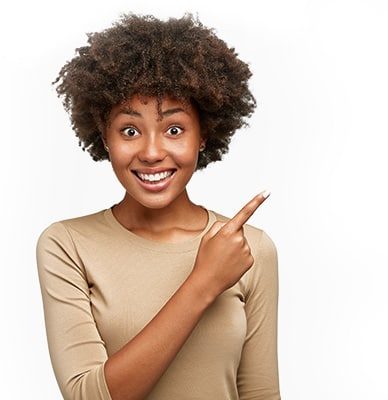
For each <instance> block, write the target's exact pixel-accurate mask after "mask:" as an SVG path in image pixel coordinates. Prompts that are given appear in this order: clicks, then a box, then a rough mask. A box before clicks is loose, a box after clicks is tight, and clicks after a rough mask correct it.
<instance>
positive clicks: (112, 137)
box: [103, 95, 205, 208]
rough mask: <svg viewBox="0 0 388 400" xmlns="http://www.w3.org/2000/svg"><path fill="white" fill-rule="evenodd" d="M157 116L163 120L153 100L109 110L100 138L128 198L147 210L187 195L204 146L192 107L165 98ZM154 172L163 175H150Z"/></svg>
mask: <svg viewBox="0 0 388 400" xmlns="http://www.w3.org/2000/svg"><path fill="white" fill-rule="evenodd" d="M142 100H143V101H142ZM144 100H145V103H144ZM161 110H162V113H163V118H162V119H160V117H159V115H158V112H157V101H156V98H155V97H143V98H142V99H141V98H140V97H139V96H138V95H135V96H133V97H132V98H131V99H129V100H128V101H126V102H125V103H121V104H120V105H117V106H115V107H114V108H113V109H112V110H111V113H110V116H109V124H108V127H107V128H106V131H105V135H104V136H103V138H104V142H105V144H106V145H107V146H108V147H109V157H110V161H111V165H112V168H113V170H114V172H115V174H116V176H117V178H118V179H119V181H120V182H121V184H122V185H123V187H124V188H125V190H126V192H127V193H126V198H129V199H130V201H136V202H138V203H140V204H142V205H143V206H145V207H148V208H162V207H166V206H167V205H168V204H170V203H171V202H173V201H174V200H176V199H179V197H180V196H181V197H182V196H183V195H185V194H186V185H187V183H188V182H189V181H190V179H191V177H192V175H193V173H194V171H195V169H196V166H197V160H198V154H199V148H200V146H201V145H203V144H204V143H205V140H204V139H202V137H201V132H200V121H199V115H198V112H197V110H196V109H195V107H194V106H192V105H190V106H188V105H187V104H184V103H181V102H180V101H178V100H176V99H173V98H171V97H165V98H164V99H163V102H162V106H161ZM160 171H166V172H167V173H168V174H169V176H167V177H165V173H164V172H160ZM155 172H156V173H160V174H161V175H155V174H153V175H151V176H150V175H149V174H151V173H155ZM171 173H172V175H171ZM139 174H142V175H141V176H140V175H139ZM143 174H146V175H143ZM147 178H148V180H147ZM159 179H160V181H159V182H158V181H157V180H159ZM150 180H151V182H150Z"/></svg>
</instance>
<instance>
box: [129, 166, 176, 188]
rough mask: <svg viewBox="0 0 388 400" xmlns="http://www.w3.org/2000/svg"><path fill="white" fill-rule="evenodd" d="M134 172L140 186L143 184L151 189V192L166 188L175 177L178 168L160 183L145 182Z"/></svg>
mask: <svg viewBox="0 0 388 400" xmlns="http://www.w3.org/2000/svg"><path fill="white" fill-rule="evenodd" d="M132 173H133V174H134V175H135V178H136V180H137V181H138V182H139V184H140V186H142V187H143V188H144V189H146V190H149V191H150V192H160V191H162V190H164V189H166V188H167V187H168V185H169V184H170V182H171V181H172V180H173V179H174V176H175V173H176V170H175V171H174V172H173V173H172V175H170V176H169V177H168V178H166V179H163V180H162V181H161V182H158V183H148V182H144V181H142V180H141V179H140V178H139V177H138V176H137V175H136V174H135V173H134V172H132Z"/></svg>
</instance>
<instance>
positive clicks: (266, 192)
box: [261, 190, 271, 199]
mask: <svg viewBox="0 0 388 400" xmlns="http://www.w3.org/2000/svg"><path fill="white" fill-rule="evenodd" d="M270 194H271V192H270V191H269V190H265V191H264V192H263V193H262V194H261V195H262V196H263V197H264V198H265V199H266V198H267V197H268V196H269V195H270Z"/></svg>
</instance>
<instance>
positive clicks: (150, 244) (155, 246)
mask: <svg viewBox="0 0 388 400" xmlns="http://www.w3.org/2000/svg"><path fill="white" fill-rule="evenodd" d="M114 206H115V204H113V205H112V206H111V207H109V208H106V209H105V210H104V211H103V213H104V216H105V218H106V220H107V221H108V222H109V224H110V226H111V227H112V228H114V229H115V231H116V232H118V233H120V234H121V235H122V236H124V237H126V238H127V239H129V240H130V241H131V242H133V243H135V244H136V245H138V246H140V247H143V248H146V249H149V250H155V251H161V252H164V253H165V252H167V253H184V252H187V251H192V250H194V249H197V248H198V246H199V243H200V241H201V238H202V236H204V235H205V233H206V232H207V231H208V230H209V229H210V227H211V226H212V225H213V223H214V222H215V221H216V219H217V217H216V215H215V213H214V212H213V210H209V209H207V208H206V207H204V206H202V205H199V206H200V207H202V208H203V209H204V210H206V211H207V214H208V221H207V224H206V226H205V228H204V229H203V230H202V231H201V232H200V233H199V234H198V235H196V236H194V237H192V238H191V239H188V240H183V241H180V242H174V243H172V242H160V241H157V240H152V239H147V238H145V237H143V236H139V235H137V234H136V233H134V232H132V231H130V230H129V229H127V228H126V227H125V226H124V225H122V224H121V223H120V222H119V221H118V220H117V219H116V217H115V216H114V214H113V211H112V208H113V207H114Z"/></svg>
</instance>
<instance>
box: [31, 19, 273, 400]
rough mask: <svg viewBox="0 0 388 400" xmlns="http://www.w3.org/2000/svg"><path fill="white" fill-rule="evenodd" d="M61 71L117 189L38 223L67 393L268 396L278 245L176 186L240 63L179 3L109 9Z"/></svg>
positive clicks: (231, 119) (213, 126) (223, 145)
mask: <svg viewBox="0 0 388 400" xmlns="http://www.w3.org/2000/svg"><path fill="white" fill-rule="evenodd" d="M88 37H89V40H88V42H89V45H88V46H84V47H80V48H78V49H77V50H78V54H77V55H76V56H75V57H74V58H73V59H72V60H71V61H69V62H67V63H66V65H65V66H64V67H63V68H62V69H61V71H60V74H59V76H58V78H57V80H56V81H55V82H54V83H56V82H58V81H59V80H60V79H61V83H60V85H59V86H58V87H57V92H58V95H63V96H64V100H63V104H64V106H65V108H66V110H67V111H70V115H71V120H72V123H73V128H74V130H75V132H76V135H77V136H78V137H79V139H80V141H79V144H80V145H81V143H82V142H83V143H84V144H85V147H83V150H85V148H87V151H88V152H89V153H90V155H91V156H92V157H93V159H94V160H95V161H99V160H103V159H109V160H110V162H111V165H112V168H113V170H114V173H115V175H116V176H117V178H118V180H119V181H120V183H121V184H122V186H123V187H124V189H125V195H124V198H123V199H122V200H121V201H120V202H119V203H118V204H114V205H113V206H111V207H109V208H105V209H103V210H101V211H98V212H95V213H92V214H88V215H83V216H80V217H75V218H71V219H66V220H62V221H57V222H54V223H52V224H51V225H50V226H48V227H47V228H46V229H44V231H43V232H42V233H41V235H40V237H39V239H38V242H37V265H38V272H39V280H40V286H41V291H42V299H43V306H44V315H45V324H46V332H47V339H48V345H49V351H50V357H51V361H52V365H53V369H54V372H55V376H56V379H57V381H58V385H59V387H60V390H61V392H62V395H63V397H64V398H65V399H69V400H70V399H82V400H85V399H93V400H98V399H104V400H108V399H109V400H124V399H126V400H129V399H145V398H146V399H157V400H174V399H177V400H182V399H201V400H206V399H208V400H221V399H222V400H224V399H240V400H248V399H251V400H253V399H255V400H259V399H263V400H264V399H265V400H278V399H280V392H279V381H278V365H277V302H278V275H277V251H276V247H275V245H274V243H273V241H272V239H271V238H270V237H269V236H268V235H267V234H266V233H265V231H263V230H262V229H259V228H257V227H254V226H252V225H249V224H248V223H247V220H248V218H249V217H250V216H251V215H252V214H253V212H254V211H255V210H256V209H257V208H258V207H259V205H260V204H261V203H262V202H263V201H264V200H265V199H266V198H267V197H268V194H269V192H264V193H260V194H259V195H257V196H255V197H254V198H253V199H252V200H251V201H250V202H249V203H248V204H247V205H246V206H244V207H243V208H242V209H241V210H240V211H239V212H238V213H237V214H236V215H235V216H234V217H233V218H228V217H226V216H224V215H221V214H219V213H217V212H215V211H213V210H210V209H207V208H206V207H204V206H201V205H197V204H194V203H193V202H192V201H191V200H190V199H189V197H188V194H187V191H186V185H187V183H188V182H189V181H190V179H191V177H192V175H193V173H194V172H195V171H196V170H199V169H203V168H205V167H206V166H207V165H208V164H209V163H210V162H213V161H218V160H221V157H222V154H224V153H226V152H227V151H228V144H229V142H230V139H231V136H232V135H233V134H234V132H235V131H236V130H237V129H238V128H240V127H241V126H243V125H244V124H246V122H244V121H243V117H245V116H250V115H251V113H252V112H253V109H254V107H255V106H256V102H255V99H254V97H253V96H252V94H251V93H250V91H249V90H248V86H247V81H248V79H249V77H250V76H251V73H250V71H249V68H248V66H247V64H245V63H244V62H242V61H241V60H239V59H238V58H237V54H236V53H235V52H234V49H233V48H228V47H227V45H226V44H225V43H224V42H223V41H222V40H220V39H219V38H217V37H216V35H215V34H214V32H213V31H212V29H208V28H205V27H204V26H203V25H202V24H201V23H200V22H199V21H198V20H194V19H193V17H192V15H191V14H190V13H186V14H185V16H184V17H182V18H181V19H173V18H170V19H169V20H168V21H160V20H158V19H156V18H154V17H152V16H149V15H148V16H139V15H135V14H132V13H130V14H123V15H122V16H121V19H120V21H118V22H116V23H115V24H114V25H113V26H112V27H110V28H109V29H106V30H104V31H102V32H99V33H94V34H88Z"/></svg>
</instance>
